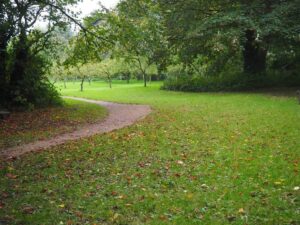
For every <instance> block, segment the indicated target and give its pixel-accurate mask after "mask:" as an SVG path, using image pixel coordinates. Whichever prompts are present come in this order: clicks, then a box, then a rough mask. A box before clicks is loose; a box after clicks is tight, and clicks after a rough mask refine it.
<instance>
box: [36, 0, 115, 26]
mask: <svg viewBox="0 0 300 225" xmlns="http://www.w3.org/2000/svg"><path fill="white" fill-rule="evenodd" d="M119 1H120V0H83V1H82V2H80V3H79V4H77V6H76V7H75V8H74V7H71V9H72V10H73V11H75V12H81V15H80V16H79V18H80V19H82V18H84V17H86V16H87V15H89V14H90V13H91V12H93V11H95V10H97V9H100V8H101V7H100V5H99V2H101V4H102V5H103V6H104V7H106V8H113V7H115V6H116V5H117V3H118V2H119ZM35 27H36V28H39V29H42V30H44V29H46V27H47V23H46V22H43V21H40V20H38V22H37V23H36V25H35Z"/></svg>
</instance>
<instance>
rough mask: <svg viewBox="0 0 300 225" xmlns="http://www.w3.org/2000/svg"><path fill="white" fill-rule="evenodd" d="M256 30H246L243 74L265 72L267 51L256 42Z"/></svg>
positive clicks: (260, 43) (259, 42)
mask: <svg viewBox="0 0 300 225" xmlns="http://www.w3.org/2000/svg"><path fill="white" fill-rule="evenodd" d="M256 38H257V34H256V30H253V29H248V30H246V42H245V45H244V52H243V55H244V72H245V73H247V74H262V73H264V72H265V71H266V60H267V50H266V49H265V48H264V47H263V46H262V42H261V41H259V40H257V39H256Z"/></svg>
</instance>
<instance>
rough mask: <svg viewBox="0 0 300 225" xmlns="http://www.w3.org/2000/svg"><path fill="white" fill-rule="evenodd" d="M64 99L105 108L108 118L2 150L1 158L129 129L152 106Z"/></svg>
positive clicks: (0, 152)
mask: <svg viewBox="0 0 300 225" xmlns="http://www.w3.org/2000/svg"><path fill="white" fill-rule="evenodd" d="M64 98H69V99H74V100H80V101H84V102H89V103H93V104H98V105H101V106H104V107H105V108H107V109H108V116H107V117H106V118H105V119H104V120H103V121H100V122H98V123H94V124H89V125H85V126H83V127H81V128H80V129H79V130H76V131H74V132H71V133H66V134H63V135H60V136H58V137H54V138H51V139H49V140H44V141H36V142H33V143H29V144H25V145H21V146H16V147H12V148H8V149H5V150H1V151H0V158H4V159H9V158H14V157H18V156H21V155H23V154H25V153H28V152H35V151H41V150H44V149H47V148H50V147H52V146H55V145H60V144H63V143H65V142H68V141H72V140H76V139H80V138H85V137H89V136H93V135H95V134H102V133H107V132H110V131H113V130H116V129H120V128H123V127H127V126H129V125H131V124H133V123H135V122H136V121H138V120H141V119H143V118H145V117H146V116H147V115H148V114H149V113H150V112H151V108H150V106H147V105H133V104H119V103H112V102H104V101H96V100H88V99H84V98H75V97H64Z"/></svg>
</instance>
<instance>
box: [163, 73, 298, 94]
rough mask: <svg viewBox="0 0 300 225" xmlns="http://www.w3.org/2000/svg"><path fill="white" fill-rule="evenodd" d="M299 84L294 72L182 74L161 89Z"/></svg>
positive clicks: (232, 89) (264, 86)
mask: <svg viewBox="0 0 300 225" xmlns="http://www.w3.org/2000/svg"><path fill="white" fill-rule="evenodd" d="M299 85H300V74H298V73H296V72H289V73H280V72H269V73H267V74H258V75H247V74H243V73H233V74H227V75H223V76H217V77H214V76H209V77H203V76H189V75H187V74H182V75H181V76H178V77H169V78H168V79H167V80H166V81H165V82H164V84H163V86H162V89H165V90H174V91H189V92H208V91H241V90H253V89H258V88H267V87H293V86H299Z"/></svg>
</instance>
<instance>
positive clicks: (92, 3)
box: [76, 0, 120, 17]
mask: <svg viewBox="0 0 300 225" xmlns="http://www.w3.org/2000/svg"><path fill="white" fill-rule="evenodd" d="M119 1H120V0H83V2H81V3H79V4H78V6H77V7H76V10H79V11H81V12H82V15H81V17H85V16H87V15H88V14H90V13H91V12H93V11H94V10H96V9H100V6H99V2H101V3H102V5H103V6H105V7H106V8H113V7H115V6H116V5H117V3H118V2H119Z"/></svg>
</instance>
